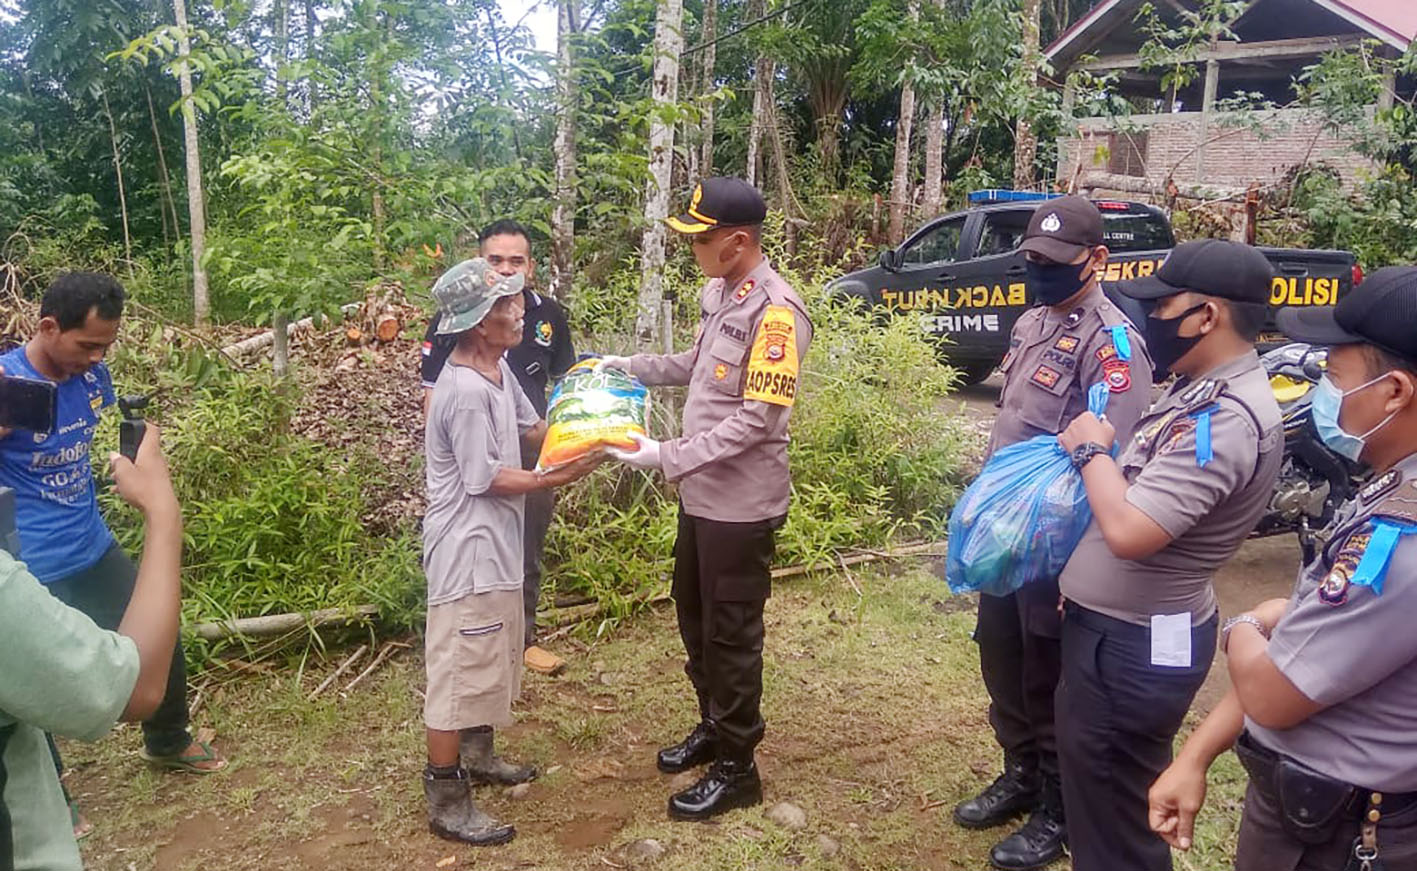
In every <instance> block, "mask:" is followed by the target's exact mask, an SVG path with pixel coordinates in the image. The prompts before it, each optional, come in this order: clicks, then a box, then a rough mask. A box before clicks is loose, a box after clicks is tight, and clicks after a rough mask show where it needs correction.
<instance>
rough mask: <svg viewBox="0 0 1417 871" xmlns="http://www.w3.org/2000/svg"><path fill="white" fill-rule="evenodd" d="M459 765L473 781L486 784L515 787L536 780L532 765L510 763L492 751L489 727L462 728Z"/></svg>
mask: <svg viewBox="0 0 1417 871" xmlns="http://www.w3.org/2000/svg"><path fill="white" fill-rule="evenodd" d="M460 739H461V745H462V746H461V750H462V764H463V767H464V768H466V769H467V775H468V777H469V778H470V779H471V780H472V782H473V783H477V784H482V785H486V786H516V785H517V784H518V783H526V782H527V781H529V780H535V779H536V774H537V771H536V767H535V766H533V765H513V764H511V763H510V762H507V761H506V760H504V759H502V758H501V757H499V756H497V755H496V754H495V753H493V752H492V727H491V726H478V727H476V728H473V729H463V730H462V735H461V736H460Z"/></svg>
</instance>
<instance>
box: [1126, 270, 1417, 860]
mask: <svg viewBox="0 0 1417 871" xmlns="http://www.w3.org/2000/svg"><path fill="white" fill-rule="evenodd" d="M1279 326H1280V328H1281V329H1283V330H1284V332H1285V333H1287V334H1288V335H1289V336H1290V337H1291V338H1293V339H1295V340H1296V341H1300V342H1309V343H1312V344H1314V345H1319V346H1327V347H1328V349H1329V350H1328V358H1327V373H1326V374H1325V375H1324V378H1323V380H1322V381H1320V383H1319V385H1318V386H1317V388H1316V393H1315V394H1314V397H1313V404H1312V406H1311V408H1312V414H1313V422H1314V425H1315V427H1316V428H1317V430H1318V433H1319V435H1320V437H1321V438H1322V439H1323V441H1324V443H1325V444H1326V445H1328V447H1329V448H1330V449H1332V450H1333V451H1335V452H1337V453H1339V454H1342V455H1343V456H1345V457H1348V458H1349V459H1351V460H1355V461H1361V462H1362V463H1365V464H1366V465H1367V466H1369V467H1370V468H1371V469H1372V475H1371V477H1370V478H1369V480H1368V483H1367V484H1366V486H1364V487H1363V488H1362V489H1361V490H1360V491H1359V493H1358V495H1357V496H1356V497H1355V498H1354V499H1353V500H1351V501H1350V502H1348V503H1347V504H1345V505H1343V506H1342V507H1341V508H1340V509H1339V510H1338V511H1337V513H1336V514H1335V517H1334V519H1333V522H1332V523H1331V524H1330V525H1329V526H1328V528H1327V529H1326V530H1324V532H1323V533H1322V535H1321V536H1320V539H1321V540H1322V541H1323V542H1324V544H1323V546H1322V548H1321V549H1320V551H1319V552H1318V553H1317V554H1316V555H1315V557H1314V559H1313V560H1312V561H1311V562H1310V563H1309V564H1308V565H1305V566H1304V567H1303V568H1302V569H1301V570H1300V571H1299V576H1298V580H1297V582H1296V583H1295V586H1294V592H1293V594H1292V595H1291V596H1290V597H1289V598H1288V599H1273V600H1270V601H1268V602H1264V603H1262V604H1260V605H1259V606H1257V607H1256V608H1255V609H1254V610H1252V611H1250V612H1248V613H1246V614H1241V615H1239V616H1237V617H1234V618H1232V619H1230V620H1228V621H1226V624H1225V628H1224V630H1223V631H1222V634H1221V642H1220V644H1221V650H1222V651H1224V653H1225V654H1226V657H1227V663H1226V664H1227V667H1228V669H1229V672H1230V680H1231V684H1232V686H1233V689H1232V690H1231V692H1230V694H1229V695H1227V696H1226V698H1225V700H1224V701H1223V702H1222V703H1221V704H1220V705H1219V706H1218V707H1216V708H1215V710H1213V711H1212V712H1211V714H1210V716H1208V717H1207V718H1206V719H1205V722H1203V723H1202V724H1201V726H1200V727H1199V728H1197V729H1196V731H1195V732H1194V733H1193V734H1192V735H1191V737H1190V738H1189V739H1188V740H1187V741H1186V744H1185V746H1184V747H1183V748H1182V749H1181V752H1180V754H1179V755H1178V756H1177V757H1176V761H1175V762H1174V763H1172V765H1171V766H1170V767H1169V768H1168V769H1167V770H1166V772H1165V773H1164V774H1163V775H1162V776H1161V778H1160V779H1158V780H1157V782H1156V784H1155V785H1154V786H1153V787H1152V788H1151V794H1150V805H1151V825H1152V827H1153V828H1154V829H1155V830H1156V831H1157V832H1158V833H1159V834H1160V835H1161V836H1162V837H1164V838H1165V839H1166V840H1167V841H1168V842H1170V843H1171V844H1172V845H1173V846H1175V847H1177V848H1178V849H1182V850H1185V849H1189V848H1190V846H1191V843H1192V838H1193V824H1194V820H1195V815H1196V812H1197V811H1198V810H1199V809H1200V807H1201V804H1202V802H1203V801H1204V799H1205V791H1206V783H1205V775H1206V770H1207V768H1208V767H1209V766H1210V764H1211V762H1213V761H1214V760H1215V758H1216V757H1217V756H1219V755H1220V754H1221V753H1223V752H1224V751H1225V750H1228V749H1230V748H1231V747H1233V748H1234V749H1235V752H1236V755H1237V756H1239V758H1240V761H1241V762H1242V763H1243V764H1244V767H1245V769H1246V771H1247V772H1248V773H1249V775H1250V780H1249V785H1248V787H1247V789H1246V792H1245V804H1244V815H1243V817H1242V819H1241V823H1240V839H1239V844H1238V848H1237V851H1236V855H1235V867H1236V869H1237V871H1294V869H1314V871H1345V869H1352V871H1359V869H1364V871H1383V869H1385V871H1399V869H1414V868H1417V632H1414V631H1413V625H1412V624H1413V617H1414V615H1417V267H1411V266H1405V267H1386V268H1384V269H1379V270H1377V271H1376V272H1374V273H1373V274H1372V275H1371V276H1370V277H1369V279H1368V280H1367V281H1366V282H1364V283H1363V284H1362V285H1360V286H1358V287H1356V288H1354V289H1353V290H1352V291H1350V292H1349V293H1348V295H1347V296H1345V297H1344V298H1343V300H1341V301H1340V302H1339V303H1338V305H1337V306H1336V307H1333V308H1290V309H1285V310H1283V311H1281V312H1280V316H1279Z"/></svg>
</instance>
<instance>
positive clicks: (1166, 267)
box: [1117, 239, 1274, 305]
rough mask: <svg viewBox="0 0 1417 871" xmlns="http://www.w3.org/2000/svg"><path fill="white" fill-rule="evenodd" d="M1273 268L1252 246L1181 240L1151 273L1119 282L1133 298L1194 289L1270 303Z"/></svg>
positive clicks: (1227, 296)
mask: <svg viewBox="0 0 1417 871" xmlns="http://www.w3.org/2000/svg"><path fill="white" fill-rule="evenodd" d="M1273 281H1274V267H1273V266H1271V265H1270V262H1269V259H1268V258H1267V257H1265V256H1264V254H1262V253H1260V250H1259V249H1258V248H1256V247H1254V246H1253V245H1245V244H1243V243H1241V242H1230V241H1227V240H1225V239H1194V240H1192V241H1190V242H1182V243H1181V244H1180V245H1177V246H1176V247H1175V248H1172V249H1171V253H1170V254H1169V255H1167V257H1166V259H1165V260H1164V261H1163V262H1162V264H1161V266H1160V268H1158V269H1157V270H1156V272H1155V273H1154V274H1152V275H1147V276H1143V277H1142V278H1137V279H1134V280H1132V281H1122V282H1118V283H1117V290H1119V291H1121V292H1122V293H1124V294H1126V295H1127V296H1130V297H1131V298H1132V299H1161V298H1163V297H1168V296H1175V295H1176V294H1178V293H1185V292H1186V291H1193V292H1195V293H1201V294H1205V295H1206V296H1215V297H1219V298H1221V299H1228V300H1231V301H1233V302H1242V303H1256V304H1261V305H1268V304H1269V287H1270V284H1271V283H1272V282H1273Z"/></svg>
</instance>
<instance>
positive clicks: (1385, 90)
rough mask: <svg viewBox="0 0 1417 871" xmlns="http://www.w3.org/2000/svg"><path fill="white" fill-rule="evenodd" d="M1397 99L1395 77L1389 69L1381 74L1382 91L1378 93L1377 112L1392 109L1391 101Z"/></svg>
mask: <svg viewBox="0 0 1417 871" xmlns="http://www.w3.org/2000/svg"><path fill="white" fill-rule="evenodd" d="M1396 97H1397V75H1396V73H1394V72H1393V71H1392V70H1391V69H1389V70H1388V71H1387V72H1386V73H1384V74H1383V86H1382V90H1380V91H1378V111H1379V112H1383V111H1386V110H1388V109H1391V108H1392V103H1393V100H1394V99H1396Z"/></svg>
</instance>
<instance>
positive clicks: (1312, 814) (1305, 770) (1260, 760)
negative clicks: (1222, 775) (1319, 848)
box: [1235, 731, 1417, 829]
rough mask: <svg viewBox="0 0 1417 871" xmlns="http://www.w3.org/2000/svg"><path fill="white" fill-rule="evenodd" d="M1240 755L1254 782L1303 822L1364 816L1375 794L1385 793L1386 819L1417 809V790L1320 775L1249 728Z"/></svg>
mask: <svg viewBox="0 0 1417 871" xmlns="http://www.w3.org/2000/svg"><path fill="white" fill-rule="evenodd" d="M1235 755H1236V756H1238V757H1239V758H1240V763H1241V764H1242V765H1244V766H1245V770H1246V771H1247V772H1249V775H1250V781H1251V782H1252V783H1253V784H1254V785H1255V787H1256V788H1257V789H1258V790H1260V792H1261V793H1263V794H1264V795H1265V797H1266V798H1268V799H1270V800H1271V801H1273V802H1274V803H1276V804H1277V805H1279V809H1280V811H1281V813H1283V814H1284V815H1285V816H1286V817H1289V818H1290V821H1291V822H1293V823H1294V824H1296V825H1298V826H1300V827H1305V828H1307V827H1310V826H1312V827H1314V828H1315V829H1319V828H1323V827H1326V826H1329V825H1330V824H1336V823H1338V822H1341V821H1357V820H1361V819H1362V818H1363V814H1364V812H1365V811H1366V810H1367V808H1368V799H1369V797H1370V796H1371V795H1372V794H1373V793H1380V794H1381V795H1382V812H1383V817H1384V818H1388V817H1392V816H1395V815H1397V814H1400V813H1402V812H1403V811H1405V810H1410V809H1412V808H1417V792H1386V791H1384V790H1380V789H1369V788H1367V787H1362V786H1355V785H1353V784H1351V783H1345V782H1343V781H1341V780H1337V779H1335V778H1332V777H1329V776H1328V775H1325V774H1320V773H1319V772H1317V771H1314V770H1313V769H1312V768H1309V767H1308V766H1307V765H1304V764H1303V763H1301V762H1299V761H1297V760H1295V759H1291V758H1289V757H1287V756H1282V755H1280V754H1278V753H1276V752H1274V751H1273V750H1270V749H1269V748H1268V747H1265V746H1264V745H1263V744H1261V743H1259V742H1258V741H1256V740H1255V739H1254V736H1253V735H1251V734H1250V733H1249V732H1248V731H1246V732H1242V733H1241V734H1240V738H1239V740H1238V741H1236V742H1235Z"/></svg>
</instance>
